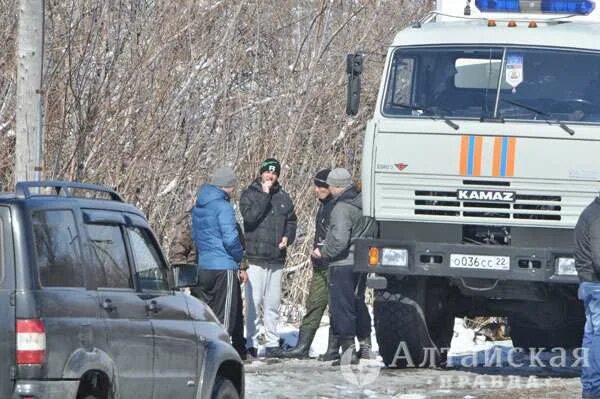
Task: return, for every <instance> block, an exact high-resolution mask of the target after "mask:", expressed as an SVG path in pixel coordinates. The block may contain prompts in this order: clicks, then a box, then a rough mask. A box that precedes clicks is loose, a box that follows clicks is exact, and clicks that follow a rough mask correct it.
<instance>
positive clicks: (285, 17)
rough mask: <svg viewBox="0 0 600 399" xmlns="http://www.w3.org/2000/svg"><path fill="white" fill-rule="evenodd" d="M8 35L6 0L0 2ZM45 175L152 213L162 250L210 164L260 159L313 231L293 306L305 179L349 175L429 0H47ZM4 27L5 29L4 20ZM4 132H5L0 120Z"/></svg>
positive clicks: (10, 92) (10, 9)
mask: <svg viewBox="0 0 600 399" xmlns="http://www.w3.org/2000/svg"><path fill="white" fill-rule="evenodd" d="M0 7H1V8H0V18H2V22H3V24H2V25H0V32H1V34H2V38H3V39H4V41H5V43H6V42H8V43H12V42H11V40H14V39H12V38H13V35H14V29H15V27H14V26H13V25H14V24H13V23H12V22H11V21H12V20H11V16H14V14H15V9H14V2H10V1H6V0H0ZM46 7H47V9H46V18H47V21H46V25H47V32H46V33H47V54H46V66H45V71H46V74H45V77H44V79H45V83H46V88H47V90H46V94H45V96H46V97H45V103H46V115H45V130H46V135H45V143H44V145H45V164H46V165H47V170H48V173H47V174H48V176H47V177H48V178H54V179H68V180H70V179H75V180H80V181H87V182H94V183H100V184H105V185H108V186H110V187H113V188H115V189H117V190H119V191H120V192H121V193H123V194H124V196H125V197H126V198H127V199H128V200H130V201H132V202H135V203H136V204H137V205H138V206H140V207H141V208H142V209H143V210H144V211H145V212H146V214H147V215H148V218H149V219H150V222H151V223H152V225H153V226H154V227H155V229H156V230H157V231H158V232H159V235H160V238H161V240H162V241H163V244H165V245H166V246H167V247H168V246H169V245H170V240H171V236H172V231H173V224H174V222H175V220H176V219H177V218H178V216H180V215H181V214H182V213H183V212H184V211H185V210H186V208H187V207H188V206H189V205H190V203H191V199H192V198H193V195H194V193H195V191H196V190H197V188H198V186H199V185H200V184H201V183H202V182H203V181H204V180H205V179H206V177H207V176H208V174H209V173H210V171H211V169H212V168H213V167H214V166H215V165H217V164H224V163H228V164H230V165H232V166H233V167H234V168H235V169H236V171H237V173H238V175H239V178H240V181H241V182H247V183H250V181H251V180H252V179H253V178H254V177H256V175H257V173H258V170H257V168H258V165H259V162H260V161H261V160H263V159H264V158H267V157H271V156H274V157H276V158H278V159H280V160H281V162H282V164H283V171H282V181H283V184H284V186H285V187H286V189H287V190H288V191H290V192H291V195H292V197H293V199H294V201H295V204H296V208H297V209H298V214H299V220H300V225H301V226H302V227H303V228H304V230H305V231H307V233H309V235H308V237H307V239H306V241H305V243H304V244H299V245H296V246H295V247H294V248H293V250H292V253H291V254H290V255H291V256H290V260H289V262H288V266H287V267H288V269H287V270H288V273H287V276H286V280H285V281H286V283H287V284H286V287H287V288H286V301H288V303H290V304H295V303H302V302H303V301H304V299H305V295H306V290H307V287H306V281H307V279H308V277H309V276H310V273H311V272H312V271H311V268H310V264H309V258H308V253H309V251H308V247H309V242H310V240H311V239H312V237H311V235H312V232H313V226H312V223H313V221H312V220H313V212H314V209H315V206H316V202H315V199H314V196H313V193H312V186H311V185H312V181H311V177H312V175H313V174H314V173H315V172H316V171H317V170H318V169H320V168H322V167H333V166H344V167H347V168H349V169H351V170H352V171H354V172H355V174H356V176H359V165H360V154H361V146H362V143H361V142H362V135H363V130H364V126H365V122H366V120H367V118H368V115H370V114H371V113H372V109H373V107H374V103H375V100H376V90H377V87H378V83H379V80H380V75H381V71H382V68H383V62H384V58H385V53H386V51H387V47H388V46H389V43H390V42H391V40H392V38H393V36H394V34H395V33H396V32H397V31H398V30H399V29H400V28H402V27H403V26H405V25H407V24H409V23H410V22H412V21H414V20H416V19H417V18H419V17H420V16H422V15H423V14H424V13H425V12H427V11H428V10H429V9H430V8H431V1H430V0H404V1H399V0H394V1H392V0H280V1H278V2H276V5H274V2H272V1H266V0H236V1H233V0H200V1H191V0H185V1H177V2H167V1H137V0H135V1H134V0H129V1H112V0H108V1H106V0H86V1H58V0H46ZM11 24H12V25H11ZM356 49H362V50H363V51H364V52H365V54H366V58H365V72H364V74H363V89H364V91H363V94H362V101H363V104H362V107H361V111H360V113H359V115H358V116H357V117H355V118H348V117H347V116H346V115H345V114H344V109H345V98H346V96H345V78H346V77H345V56H346V53H348V52H353V51H355V50H356ZM3 51H6V54H4V53H2V58H1V60H2V61H1V62H2V65H3V68H2V70H1V72H0V92H1V93H5V94H6V96H5V97H3V98H1V99H0V134H3V135H4V138H5V140H3V143H2V146H1V147H0V152H1V154H2V155H4V157H2V158H0V159H2V162H3V163H0V172H1V173H0V178H1V179H3V180H2V181H3V183H4V184H10V183H12V181H11V177H10V176H11V175H10V171H11V168H12V164H11V163H10V162H7V160H9V159H11V158H10V156H11V154H12V151H13V148H14V140H12V139H11V138H10V137H8V133H7V132H8V131H10V129H11V128H12V126H13V125H14V122H13V121H12V119H11V118H12V116H11V115H12V112H13V110H14V105H13V104H14V100H13V96H14V86H13V85H14V62H13V61H12V56H13V53H12V50H6V49H5V50H3ZM4 125H6V126H8V127H7V128H4V129H3V126H4Z"/></svg>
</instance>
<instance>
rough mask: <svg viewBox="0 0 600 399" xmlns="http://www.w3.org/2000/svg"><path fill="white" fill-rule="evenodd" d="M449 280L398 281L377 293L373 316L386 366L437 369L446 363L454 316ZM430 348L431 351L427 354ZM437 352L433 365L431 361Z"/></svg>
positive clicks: (418, 279) (392, 281) (391, 280)
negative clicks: (449, 305)
mask: <svg viewBox="0 0 600 399" xmlns="http://www.w3.org/2000/svg"><path fill="white" fill-rule="evenodd" d="M450 292H451V291H450V287H449V286H448V283H447V281H445V280H443V279H433V278H429V279H427V278H414V277H408V278H404V279H401V280H399V279H396V278H394V277H393V276H388V287H387V288H386V289H384V290H375V302H374V305H373V316H374V319H375V333H376V335H377V343H378V344H379V354H380V355H381V357H382V358H383V362H384V364H385V365H386V366H387V367H398V368H406V367H435V366H439V365H442V364H444V363H445V362H446V356H447V353H446V352H444V351H440V350H441V349H442V348H449V347H450V341H451V339H452V333H453V325H454V324H453V323H454V314H453V312H452V311H451V309H449V308H448V304H451V303H452V301H451V300H450ZM427 348H432V349H429V350H428V351H426V349H427ZM430 350H434V351H435V352H434V353H435V356H434V357H433V359H432V360H433V364H432V363H431V361H430V356H431V352H430Z"/></svg>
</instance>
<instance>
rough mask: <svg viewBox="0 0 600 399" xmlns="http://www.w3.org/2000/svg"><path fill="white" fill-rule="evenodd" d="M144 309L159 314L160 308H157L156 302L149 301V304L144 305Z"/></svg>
mask: <svg viewBox="0 0 600 399" xmlns="http://www.w3.org/2000/svg"><path fill="white" fill-rule="evenodd" d="M146 309H147V310H148V312H152V313H158V312H160V310H161V307H160V306H158V303H156V301H150V303H149V304H147V305H146Z"/></svg>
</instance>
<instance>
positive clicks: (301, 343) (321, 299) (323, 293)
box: [281, 169, 340, 360]
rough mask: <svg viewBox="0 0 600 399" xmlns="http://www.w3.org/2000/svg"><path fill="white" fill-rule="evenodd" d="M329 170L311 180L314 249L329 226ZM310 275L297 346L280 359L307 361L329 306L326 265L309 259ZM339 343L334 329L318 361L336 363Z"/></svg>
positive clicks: (321, 260) (330, 200) (315, 259)
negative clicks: (315, 205) (314, 199)
mask: <svg viewBox="0 0 600 399" xmlns="http://www.w3.org/2000/svg"><path fill="white" fill-rule="evenodd" d="M329 172H330V169H323V170H320V171H319V172H318V173H317V174H316V175H315V177H314V179H313V182H314V184H315V194H316V196H317V199H318V200H319V202H320V204H319V210H318V211H317V216H316V220H315V240H314V243H313V249H314V248H318V247H319V246H320V245H323V242H324V241H325V236H326V234H327V227H328V226H329V215H330V213H331V209H332V204H333V201H332V199H333V196H332V195H331V191H330V190H329V185H328V184H327V176H328V175H329ZM311 261H312V265H313V275H312V279H311V281H310V288H309V292H308V298H307V302H306V314H305V315H304V317H303V318H302V323H301V325H300V332H299V334H298V343H297V344H296V346H295V347H294V348H291V349H289V350H287V351H285V352H283V354H282V356H281V357H284V358H296V359H303V358H308V354H309V351H310V346H311V344H312V341H313V339H314V337H315V334H316V332H317V330H318V329H319V325H320V324H321V318H322V317H323V313H324V312H325V309H326V308H327V303H328V302H329V279H328V273H327V262H326V261H324V260H323V259H322V258H321V259H319V258H314V257H313V258H311ZM339 356H340V355H339V343H338V340H337V337H335V336H334V335H333V329H332V328H330V329H329V344H328V348H327V352H326V353H325V354H324V355H321V356H319V360H335V359H336V358H339Z"/></svg>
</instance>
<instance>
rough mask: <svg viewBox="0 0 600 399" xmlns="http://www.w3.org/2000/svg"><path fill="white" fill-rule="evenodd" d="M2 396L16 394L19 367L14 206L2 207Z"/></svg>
mask: <svg viewBox="0 0 600 399" xmlns="http://www.w3.org/2000/svg"><path fill="white" fill-rule="evenodd" d="M0 254H1V255H0V309H2V312H0V359H2V361H0V398H8V397H10V396H11V394H12V390H13V381H12V379H11V370H12V369H13V368H14V367H15V340H16V338H15V306H14V302H13V300H14V298H13V294H14V291H15V274H14V265H15V259H14V251H13V242H12V228H11V219H10V209H9V208H8V207H4V206H0Z"/></svg>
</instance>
